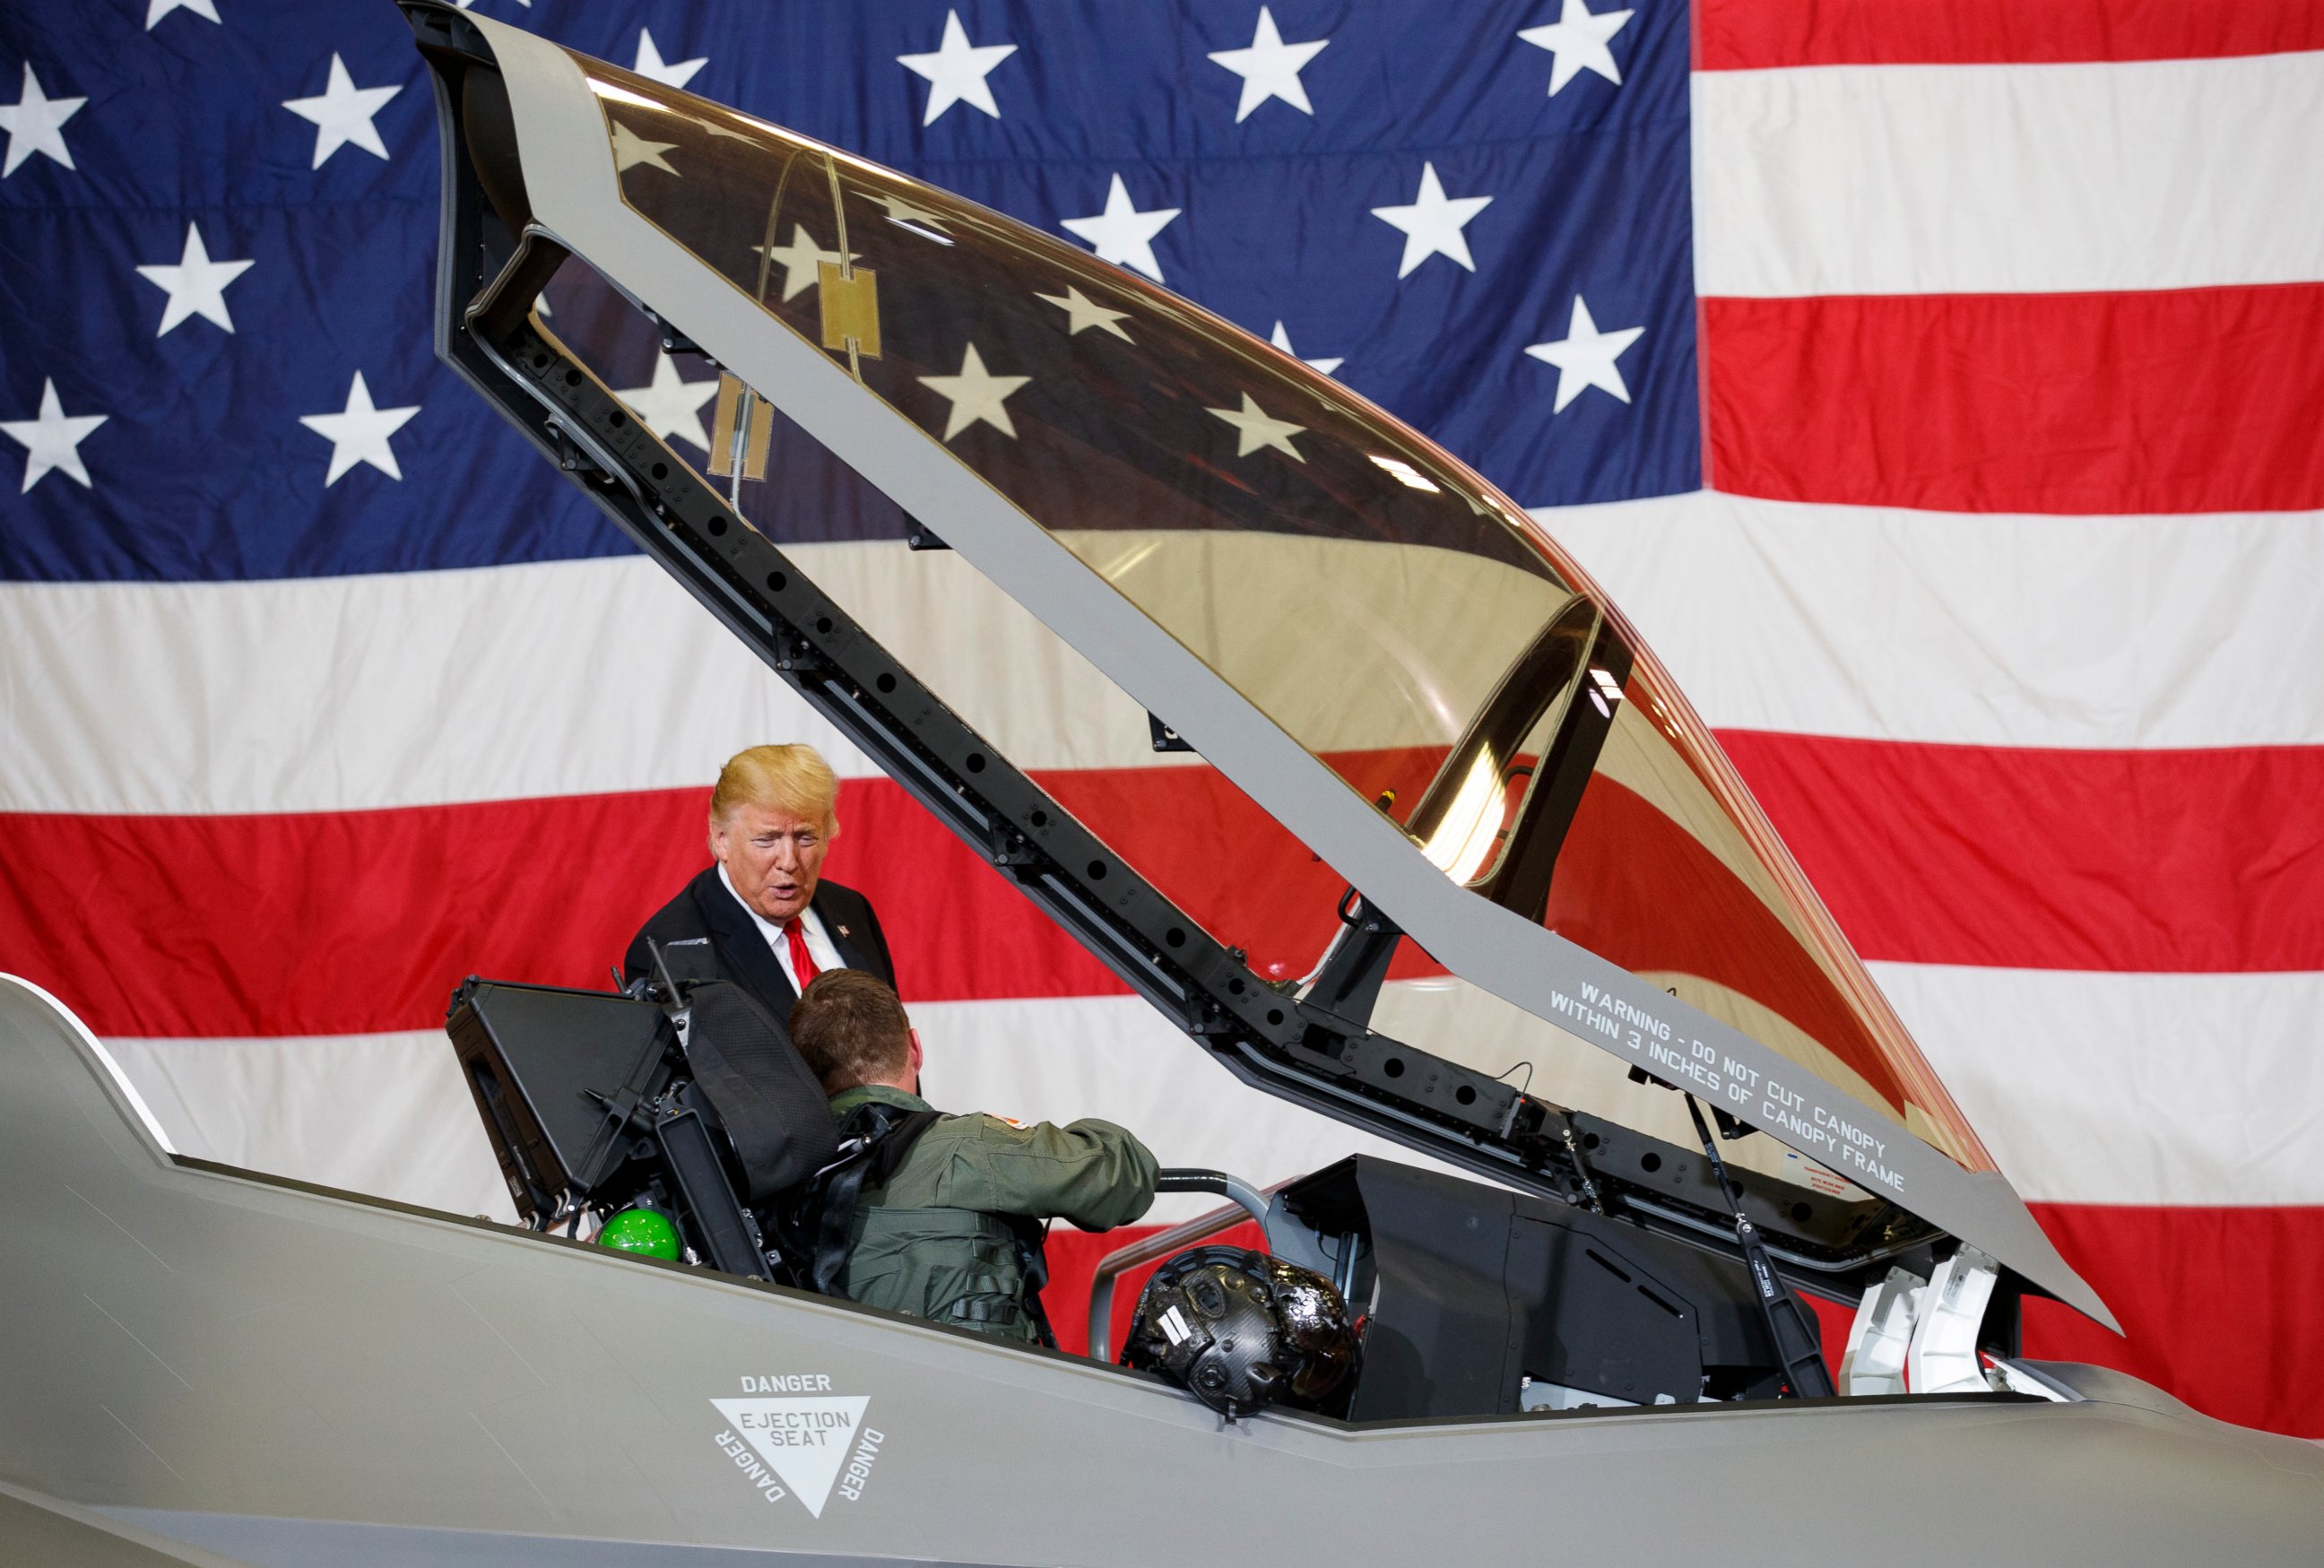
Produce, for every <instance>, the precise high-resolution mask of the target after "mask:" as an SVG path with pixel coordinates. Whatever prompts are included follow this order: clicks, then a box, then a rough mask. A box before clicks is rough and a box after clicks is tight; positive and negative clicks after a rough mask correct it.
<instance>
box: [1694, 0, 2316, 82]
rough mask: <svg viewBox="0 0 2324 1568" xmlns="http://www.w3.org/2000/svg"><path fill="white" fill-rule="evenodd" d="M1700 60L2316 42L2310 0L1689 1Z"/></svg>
mask: <svg viewBox="0 0 2324 1568" xmlns="http://www.w3.org/2000/svg"><path fill="white" fill-rule="evenodd" d="M1696 16H1697V18H1698V22H1697V26H1698V30H1699V38H1698V43H1697V47H1696V62H1697V64H1698V66H1699V67H1700V68H1701V69H1704V70H1758V69H1767V68H1769V67H1779V66H1801V65H1913V64H1926V65H1987V64H1991V65H2006V64H2010V63H2013V62H2024V63H2028V64H2031V63H2036V62H2045V61H2070V60H2194V59H2204V58H2213V57H2217V56H2221V55H2235V54H2289V53H2292V52H2294V51H2301V50H2310V49H2324V7H2319V6H2318V5H2314V4H2312V3H2311V0H2255V3H2252V4H2240V3H2236V4H2223V3H2222V0H2142V3H2140V4H2137V5H2124V4H2122V3H2121V0H2043V3H2042V4H2039V5H2026V4H2024V0H1817V3H1816V4H1813V5H1803V4H1801V0H1698V5H1697V6H1696Z"/></svg>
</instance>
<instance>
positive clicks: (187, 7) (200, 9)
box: [145, 0, 218, 32]
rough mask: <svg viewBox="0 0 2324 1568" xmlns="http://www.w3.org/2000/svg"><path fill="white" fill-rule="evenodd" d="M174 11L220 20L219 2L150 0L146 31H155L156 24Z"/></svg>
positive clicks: (146, 17) (147, 10)
mask: <svg viewBox="0 0 2324 1568" xmlns="http://www.w3.org/2000/svg"><path fill="white" fill-rule="evenodd" d="M172 11H190V12H192V13H193V14H195V15H197V16H207V17H208V18H209V19H210V20H211V21H212V22H216V21H217V19H218V14H217V0H150V3H149V4H148V5H146V7H145V31H146V32H152V31H153V26H154V23H158V22H160V21H161V18H163V17H164V16H167V15H168V14H170V13H171V12H172Z"/></svg>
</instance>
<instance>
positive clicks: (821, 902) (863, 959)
mask: <svg viewBox="0 0 2324 1568" xmlns="http://www.w3.org/2000/svg"><path fill="white" fill-rule="evenodd" d="M811 901H812V903H813V905H814V908H815V912H816V918H818V919H820V920H821V921H822V922H823V934H824V935H825V936H828V937H830V938H831V945H833V946H834V947H835V948H837V949H838V950H839V958H840V962H841V963H843V964H846V965H847V967H848V968H850V969H861V970H863V971H865V972H866V973H871V974H878V973H880V965H879V964H878V963H877V962H875V959H874V955H873V954H872V951H871V948H870V947H869V946H867V945H865V944H864V940H863V937H864V930H865V927H864V920H863V916H862V909H859V908H858V906H860V905H863V900H862V898H861V896H859V895H858V894H856V893H855V892H854V891H853V890H851V889H847V888H843V887H839V886H837V885H835V884H834V883H831V882H820V883H817V884H816V890H815V898H814V899H812V900H811ZM864 907H865V908H868V907H869V906H864Z"/></svg>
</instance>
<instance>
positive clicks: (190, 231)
mask: <svg viewBox="0 0 2324 1568" xmlns="http://www.w3.org/2000/svg"><path fill="white" fill-rule="evenodd" d="M248 271H250V263H248V262H214V261H212V260H210V253H209V247H208V246H207V245H205V244H202V231H201V228H200V226H198V225H197V224H190V223H189V224H188V225H187V226H186V249H185V252H184V254H182V255H180V257H179V258H178V260H177V262H176V263H175V264H171V265H159V266H151V267H140V268H138V269H137V275H138V276H139V277H141V278H143V279H144V280H145V281H147V282H149V283H151V284H152V285H153V286H154V287H155V288H157V289H160V290H161V291H163V292H164V293H166V294H168V295H169V296H170V302H169V303H168V304H167V305H164V306H163V307H162V308H161V329H160V330H159V331H157V332H155V333H154V334H153V336H154V337H168V336H170V331H171V328H172V327H176V326H177V325H178V324H179V323H180V322H181V321H185V320H189V319H190V318H193V317H196V316H198V317H200V318H202V319H203V320H205V321H211V322H216V323H217V325H218V326H220V327H224V328H226V330H227V331H228V332H231V331H233V330H234V318H233V317H232V316H231V315H228V314H227V312H226V285H227V284H228V283H231V282H233V281H235V279H236V278H239V277H241V276H242V275H243V273H244V272H248Z"/></svg>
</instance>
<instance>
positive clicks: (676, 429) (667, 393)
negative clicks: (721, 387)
mask: <svg viewBox="0 0 2324 1568" xmlns="http://www.w3.org/2000/svg"><path fill="white" fill-rule="evenodd" d="M613 395H614V396H615V397H617V398H619V399H621V400H622V402H624V403H626V404H628V405H629V410H630V412H631V413H632V414H633V415H635V416H636V417H637V421H638V423H640V424H641V425H643V426H644V427H645V428H646V429H649V430H651V431H652V432H653V433H654V434H655V435H657V436H659V437H660V438H662V439H663V440H665V441H669V440H680V441H688V442H691V443H692V444H693V445H695V446H696V447H701V448H702V449H703V450H704V451H705V452H707V451H709V450H710V433H709V432H708V431H706V430H705V429H703V428H702V405H703V404H705V403H706V402H708V401H710V400H711V399H712V398H715V397H716V396H717V395H718V378H717V377H716V376H712V377H711V378H710V379H709V380H708V381H684V380H681V379H679V376H678V361H676V360H675V359H672V358H671V357H670V356H669V355H667V354H657V355H654V368H653V380H652V382H651V383H649V384H648V385H645V386H633V387H632V388H630V390H629V391H627V392H615V393H614V394H613Z"/></svg>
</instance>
